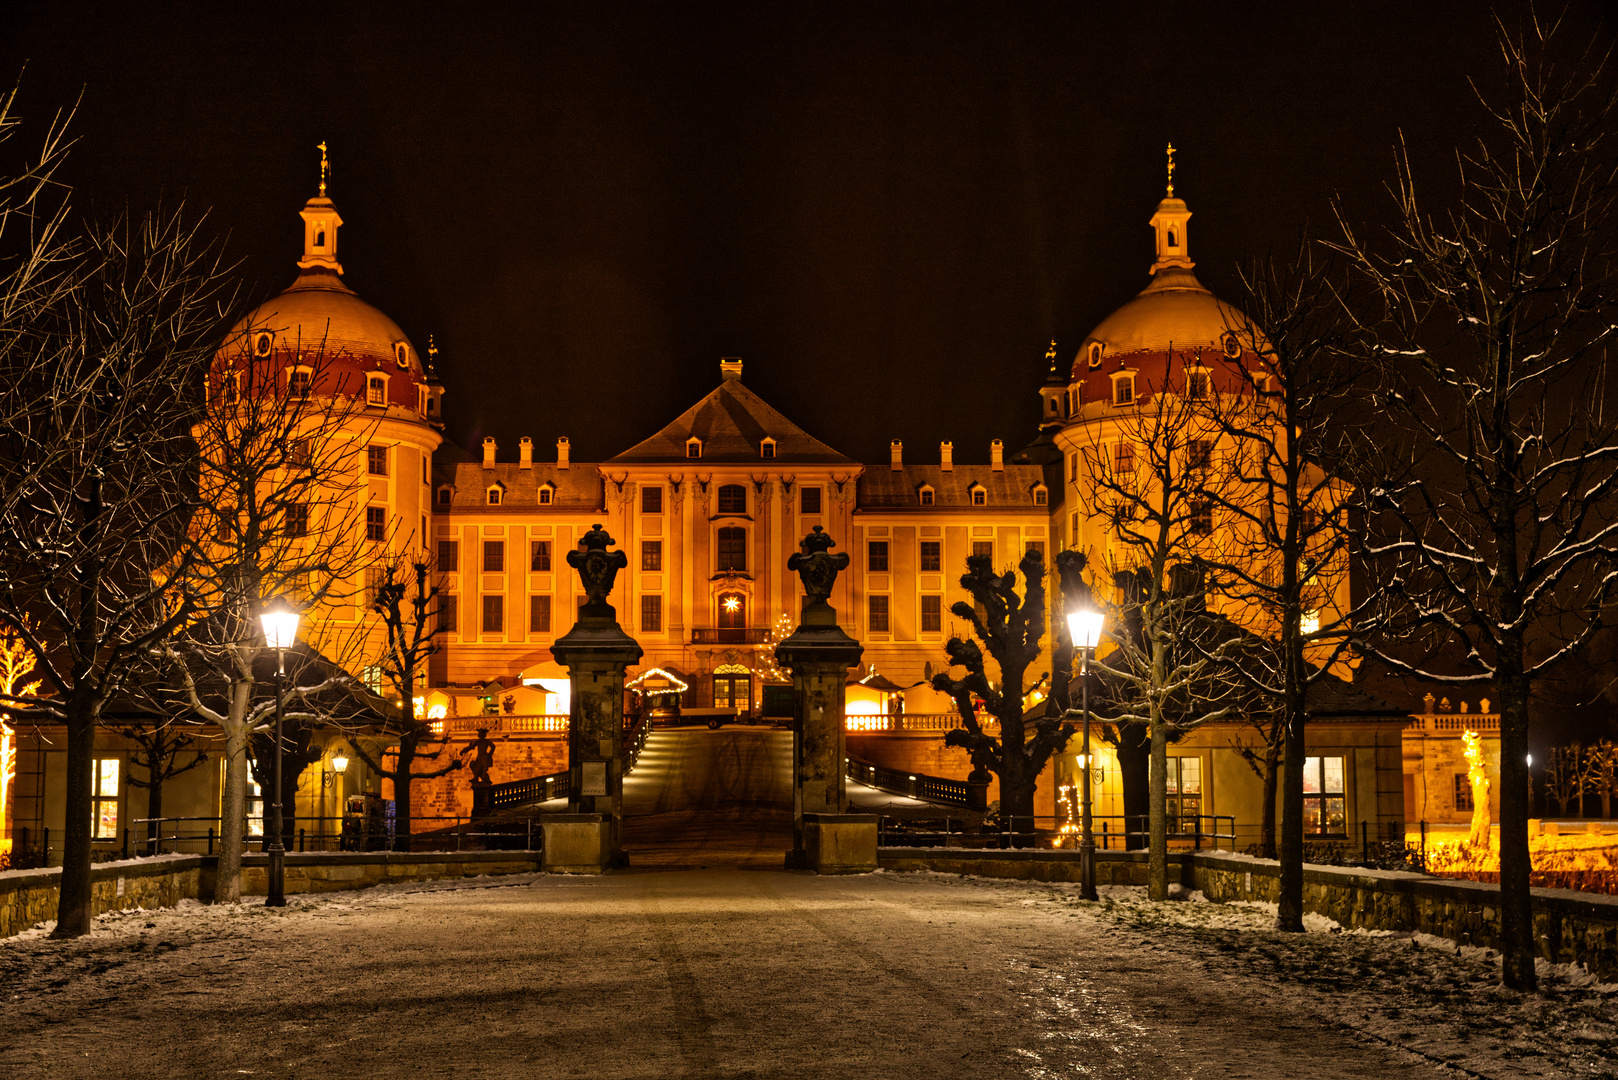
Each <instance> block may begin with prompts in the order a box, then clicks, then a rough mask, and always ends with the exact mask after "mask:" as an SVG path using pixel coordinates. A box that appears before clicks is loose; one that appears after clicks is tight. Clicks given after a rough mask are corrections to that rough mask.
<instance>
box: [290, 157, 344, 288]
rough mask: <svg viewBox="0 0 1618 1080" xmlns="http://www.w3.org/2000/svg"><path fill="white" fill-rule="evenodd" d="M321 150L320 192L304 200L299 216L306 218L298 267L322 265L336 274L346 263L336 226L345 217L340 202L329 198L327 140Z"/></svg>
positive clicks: (305, 268)
mask: <svg viewBox="0 0 1618 1080" xmlns="http://www.w3.org/2000/svg"><path fill="white" fill-rule="evenodd" d="M318 149H319V150H320V194H318V195H316V196H315V197H314V198H312V199H310V200H309V201H308V202H307V203H305V204H304V207H303V209H302V210H300V211H298V216H299V217H301V218H303V258H301V259H299V260H298V268H299V269H301V270H309V269H313V268H314V267H317V266H318V267H322V268H324V269H327V270H330V271H331V272H332V273H334V274H341V273H342V272H343V264H342V263H340V262H338V261H337V229H338V226H340V225H342V223H343V219H342V218H341V217H339V216H338V214H337V206H336V204H334V203H333V202H332V201H331V200H330V199H328V198H326V176H327V174H328V172H329V171H330V168H331V163H330V161H328V159H327V158H326V144H325V143H324V142H323V143H321V144H320V146H319V147H318Z"/></svg>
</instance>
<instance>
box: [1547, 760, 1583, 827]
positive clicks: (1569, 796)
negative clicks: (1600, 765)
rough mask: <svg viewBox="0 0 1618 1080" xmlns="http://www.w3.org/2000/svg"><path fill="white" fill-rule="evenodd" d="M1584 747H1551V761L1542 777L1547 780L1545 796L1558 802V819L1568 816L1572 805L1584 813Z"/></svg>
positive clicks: (1548, 762)
mask: <svg viewBox="0 0 1618 1080" xmlns="http://www.w3.org/2000/svg"><path fill="white" fill-rule="evenodd" d="M1583 758H1584V747H1582V746H1580V745H1578V744H1577V743H1575V744H1573V745H1572V746H1553V747H1551V754H1550V760H1549V761H1547V762H1546V763H1545V768H1544V769H1542V770H1541V775H1542V776H1543V777H1544V778H1545V794H1546V796H1547V797H1549V798H1552V799H1555V800H1556V813H1557V816H1558V817H1566V816H1567V807H1568V804H1569V803H1572V804H1573V805H1574V806H1575V807H1578V808H1579V810H1580V812H1581V813H1582V812H1583V806H1584V761H1583Z"/></svg>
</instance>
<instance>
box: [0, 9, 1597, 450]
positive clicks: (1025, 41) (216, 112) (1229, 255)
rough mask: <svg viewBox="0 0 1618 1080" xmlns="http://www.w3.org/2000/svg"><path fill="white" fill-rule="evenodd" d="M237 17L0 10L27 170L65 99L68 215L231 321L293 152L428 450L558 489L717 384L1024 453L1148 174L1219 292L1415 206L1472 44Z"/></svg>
mask: <svg viewBox="0 0 1618 1080" xmlns="http://www.w3.org/2000/svg"><path fill="white" fill-rule="evenodd" d="M269 6H270V5H234V4H231V5H218V4H216V5H201V6H195V7H177V6H173V5H125V4H102V5H85V4H72V3H47V4H38V5H28V4H24V5H15V4H13V5H10V6H8V7H7V13H6V14H5V15H0V75H3V76H4V78H5V80H6V81H7V82H9V81H10V80H11V78H12V77H13V76H14V74H15V73H16V72H17V71H18V70H19V69H20V68H21V67H22V65H23V63H24V62H25V61H26V62H27V71H26V74H25V76H24V79H23V97H22V111H23V113H24V115H25V116H26V117H27V118H29V119H30V120H35V121H37V122H38V123H37V124H36V125H35V126H32V127H30V128H29V129H27V130H25V132H24V134H23V136H22V138H24V139H27V138H28V136H29V135H34V134H37V133H38V131H39V130H40V127H39V124H42V123H43V122H44V121H45V120H46V119H47V118H48V114H49V113H51V112H52V111H53V110H55V109H57V108H59V107H61V106H63V105H65V104H68V103H70V102H72V101H73V99H74V98H75V97H77V96H78V95H79V93H80V92H81V90H82V92H83V95H84V97H83V105H82V107H81V109H80V113H79V117H78V119H77V121H76V123H75V124H74V127H73V130H74V131H75V132H76V133H77V135H78V137H79V139H80V143H79V145H78V146H77V148H76V149H75V150H74V152H73V156H72V159H71V163H70V166H69V167H68V169H67V170H66V173H65V176H66V177H67V178H68V179H69V180H70V181H71V182H72V183H73V184H74V185H75V187H76V189H77V195H76V199H77V202H78V205H79V207H80V208H81V209H82V210H86V211H92V210H93V211H94V212H96V213H98V214H110V213H114V212H117V211H118V210H121V209H122V208H124V207H126V206H129V207H133V208H136V209H144V208H147V207H150V206H152V205H154V204H156V203H157V202H158V201H159V200H163V201H165V202H169V203H172V202H174V201H176V200H180V199H184V200H185V201H186V203H187V204H188V205H189V206H190V207H191V208H192V209H194V210H195V211H198V212H201V211H203V210H208V211H210V220H211V222H212V224H213V226H214V227H215V228H216V229H217V230H218V231H220V232H221V233H226V232H228V234H229V251H230V253H231V254H232V255H233V256H234V257H235V258H237V259H239V260H241V270H242V274H243V277H244V279H245V285H244V297H245V298H246V299H247V300H249V301H251V302H257V301H259V300H262V299H264V298H265V297H267V296H269V295H271V294H273V293H274V292H276V291H279V290H280V289H281V288H284V287H285V286H286V284H287V283H289V282H290V281H291V279H292V277H293V274H294V272H295V268H294V265H293V264H294V261H295V260H296V258H297V257H298V253H299V251H300V244H301V239H300V238H301V233H300V227H301V226H300V222H299V221H298V219H297V217H296V214H297V211H298V209H299V208H300V207H301V206H302V204H303V202H304V200H305V199H307V198H308V197H309V196H311V195H313V194H314V192H315V184H316V180H317V162H318V152H317V151H316V150H315V149H314V147H315V144H316V143H318V142H320V141H321V140H322V139H324V140H326V141H327V142H328V143H329V144H330V146H331V148H332V159H333V177H332V184H331V195H332V197H333V198H334V199H335V200H336V202H337V206H338V208H339V210H340V211H341V213H342V214H343V216H344V219H345V221H346V223H347V224H346V225H345V227H344V229H343V231H342V235H341V250H340V253H339V254H340V258H341V259H342V262H343V264H344V266H345V269H346V270H347V274H346V280H347V281H348V283H349V284H350V285H351V286H353V287H354V288H355V289H356V290H357V291H358V292H359V293H360V295H361V296H362V297H364V298H366V299H367V300H369V301H370V302H372V303H374V304H376V305H377V306H378V307H380V308H381V309H382V310H383V311H385V312H387V313H388V314H389V315H391V316H392V317H393V318H394V319H395V320H397V321H398V322H399V323H400V325H401V326H403V327H404V329H405V331H406V332H407V333H408V334H409V335H410V336H411V338H412V339H413V340H414V341H415V343H416V345H417V346H418V348H420V349H422V350H425V348H426V345H427V336H428V334H429V333H432V334H434V335H436V337H437V340H438V344H439V347H440V349H441V355H442V364H441V365H440V374H441V376H442V377H443V379H444V381H445V383H446V384H447V387H448V395H449V396H448V400H447V402H446V407H447V408H446V412H447V416H448V420H449V432H448V434H449V437H450V439H451V440H452V441H454V442H456V443H458V444H460V445H462V446H475V445H476V444H478V443H479V442H481V440H482V438H483V436H485V435H490V434H492V435H495V436H496V437H497V438H498V439H499V440H500V443H501V446H502V449H503V452H504V454H506V455H508V456H509V455H514V454H515V450H516V445H515V444H516V440H517V437H518V436H521V435H530V436H532V437H533V438H534V439H535V441H536V442H537V443H538V444H539V445H540V447H542V448H543V447H547V446H550V445H552V444H554V441H555V438H556V436H558V435H564V434H565V435H568V436H570V437H571V438H572V440H573V446H574V457H575V458H576V459H579V460H600V459H602V458H603V457H605V456H608V455H611V454H613V453H616V452H618V451H619V450H622V449H625V448H627V447H628V446H629V445H631V444H632V443H634V442H636V441H638V440H639V439H641V438H643V437H644V436H646V435H647V434H650V433H651V432H652V431H654V430H655V429H657V428H658V427H660V426H662V425H663V424H664V423H666V422H667V421H669V420H671V419H672V418H673V417H674V416H676V415H677V414H678V413H680V412H681V411H682V410H683V409H684V408H686V407H687V406H688V405H689V404H690V403H691V402H693V401H694V400H696V398H698V397H700V396H701V395H702V394H704V393H706V392H707V391H708V390H709V389H711V388H712V387H713V386H714V385H716V384H717V382H718V379H719V372H718V367H717V363H718V360H719V357H720V356H722V355H736V356H741V357H742V358H743V359H744V360H745V362H746V369H745V380H746V381H747V383H748V384H749V385H751V386H752V387H753V388H754V389H756V390H757V391H758V392H759V393H761V394H762V395H763V396H764V397H765V398H766V399H767V400H769V401H771V402H772V403H774V404H775V405H777V406H778V407H779V408H781V409H782V410H783V411H784V412H786V414H787V415H788V416H790V417H792V418H793V419H794V420H796V421H797V422H798V423H800V424H801V425H803V426H804V427H805V428H807V429H808V430H809V431H810V432H811V433H813V434H815V435H817V436H819V437H821V438H822V439H824V440H826V441H827V442H829V443H830V444H831V445H832V446H834V447H836V448H838V449H840V450H842V451H843V452H845V453H848V454H851V455H853V456H856V457H859V458H861V459H862V460H865V461H885V460H886V458H887V452H886V446H887V442H888V440H889V439H890V438H902V439H903V440H904V441H905V443H906V445H907V447H909V448H910V453H911V454H912V456H913V457H920V458H921V459H923V460H931V459H932V457H933V455H935V454H936V452H937V443H938V441H939V440H940V439H945V438H953V439H954V440H955V443H956V447H957V450H956V453H957V456H958V457H959V458H961V459H963V460H967V461H974V460H987V456H988V442H989V440H990V439H991V438H994V437H996V436H999V437H1001V438H1004V439H1005V440H1006V443H1007V445H1008V447H1009V448H1013V449H1014V448H1016V447H1018V446H1021V445H1024V444H1025V443H1026V442H1027V441H1028V440H1029V439H1030V438H1031V437H1032V435H1033V429H1034V423H1035V418H1036V417H1037V415H1038V414H1037V405H1038V402H1037V398H1036V393H1035V390H1036V388H1037V386H1038V385H1039V383H1040V381H1041V379H1042V377H1043V374H1044V371H1043V367H1044V364H1043V356H1044V352H1045V347H1046V344H1047V343H1048V342H1049V340H1050V339H1051V338H1053V337H1054V338H1056V339H1057V340H1058V342H1059V343H1060V346H1061V350H1062V353H1063V355H1064V356H1066V357H1071V355H1072V353H1073V352H1075V351H1076V350H1077V347H1078V344H1079V341H1080V340H1081V339H1082V337H1083V336H1084V335H1085V333H1087V332H1088V331H1089V329H1090V328H1092V327H1093V326H1094V325H1095V324H1096V323H1097V322H1099V321H1100V320H1101V319H1102V318H1103V317H1104V316H1105V315H1106V314H1107V313H1108V312H1109V311H1111V310H1112V309H1114V308H1115V307H1117V306H1118V305H1119V304H1121V303H1123V302H1124V301H1125V300H1127V299H1128V298H1129V297H1130V296H1132V295H1133V294H1134V293H1135V292H1137V291H1138V290H1139V289H1141V288H1142V287H1144V286H1145V284H1146V282H1147V273H1146V271H1147V267H1148V265H1149V264H1150V261H1151V257H1152V250H1151V234H1150V232H1149V230H1148V228H1147V225H1146V221H1147V219H1148V218H1149V217H1150V216H1151V214H1152V211H1153V209H1154V207H1155V205H1156V202H1157V200H1158V199H1159V198H1161V197H1162V192H1163V164H1164V154H1163V149H1164V145H1165V144H1166V143H1167V142H1169V141H1173V142H1174V143H1175V145H1176V146H1177V147H1179V148H1180V150H1181V152H1180V154H1179V171H1178V176H1177V180H1178V184H1177V193H1178V194H1180V195H1181V196H1183V197H1184V198H1185V199H1186V200H1187V201H1188V202H1189V204H1190V206H1191V209H1192V210H1193V212H1194V213H1195V215H1196V217H1195V218H1194V221H1193V224H1192V229H1191V234H1190V238H1191V242H1192V255H1193V257H1194V258H1195V259H1197V262H1198V274H1199V275H1200V276H1201V277H1202V279H1203V281H1204V283H1206V284H1208V285H1209V286H1210V287H1212V288H1213V289H1214V290H1215V291H1216V292H1220V293H1221V294H1223V295H1227V296H1232V295H1234V293H1235V289H1234V284H1233V283H1234V270H1235V267H1236V265H1237V264H1238V262H1239V260H1241V259H1243V258H1246V257H1249V256H1251V255H1253V254H1257V253H1262V252H1263V251H1264V250H1265V249H1267V248H1272V247H1277V248H1286V247H1288V246H1290V245H1291V244H1292V243H1293V241H1294V238H1295V237H1296V236H1297V234H1298V231H1299V230H1300V228H1302V227H1303V226H1304V224H1305V223H1306V222H1313V223H1314V224H1316V225H1317V226H1319V227H1322V228H1324V227H1327V226H1328V225H1329V223H1330V222H1329V218H1330V200H1331V198H1332V196H1333V194H1334V193H1340V195H1341V196H1342V198H1343V199H1344V201H1345V204H1346V206H1347V208H1348V211H1349V213H1350V215H1351V216H1352V217H1354V218H1355V219H1356V220H1364V219H1367V218H1370V217H1373V216H1374V215H1376V214H1378V213H1382V212H1384V211H1385V209H1386V207H1387V205H1388V204H1387V199H1386V197H1385V195H1384V194H1383V193H1382V191H1381V185H1382V183H1383V182H1384V181H1385V179H1386V178H1387V177H1388V176H1389V175H1390V173H1391V157H1392V146H1393V144H1394V142H1395V140H1396V138H1397V136H1398V132H1399V130H1400V129H1403V131H1404V133H1405V138H1406V139H1407V141H1408V143H1409V145H1410V146H1411V147H1412V149H1413V151H1414V153H1415V155H1416V158H1417V163H1418V168H1420V169H1422V170H1423V171H1424V172H1425V173H1426V174H1427V175H1428V176H1431V177H1432V178H1433V182H1434V183H1433V187H1435V188H1437V187H1439V186H1441V184H1442V182H1444V181H1447V180H1448V179H1449V177H1450V175H1451V173H1452V171H1453V170H1452V167H1451V166H1450V161H1451V160H1452V158H1451V155H1452V153H1453V147H1454V146H1455V145H1456V142H1457V139H1458V138H1460V137H1463V136H1464V133H1465V130H1466V127H1467V125H1468V124H1469V123H1471V122H1472V121H1473V119H1474V118H1475V116H1476V113H1475V111H1474V110H1473V108H1472V107H1471V105H1470V100H1469V99H1470V94H1471V91H1470V90H1469V88H1468V86H1467V83H1466V78H1467V76H1468V75H1472V74H1483V75H1488V74H1489V73H1490V68H1489V65H1488V60H1489V54H1490V52H1491V50H1492V48H1493V29H1492V26H1491V25H1490V23H1489V20H1488V18H1487V15H1486V14H1485V13H1483V12H1480V11H1479V10H1478V5H1477V4H1476V3H1434V2H1430V0H1429V2H1423V3H1419V4H1411V3H1408V2H1401V3H1388V4H1358V5H1352V7H1353V10H1352V11H1351V12H1336V13H1333V12H1330V11H1326V12H1322V11H1320V10H1310V8H1311V7H1313V6H1312V5H1299V4H1295V3H1288V4H1244V5H1230V4H1215V3H1207V4H1154V5H1151V6H1149V7H1148V6H1146V5H1138V6H1137V5H1125V4H1117V5H1111V6H1110V7H1108V8H1107V9H1105V10H1102V9H1099V8H1098V6H1097V5H1089V4H1074V3H1067V4H1059V5H1039V4H979V5H965V6H953V5H940V4H906V5H856V6H850V7H839V6H835V5H829V4H815V5H790V4H787V5H781V4H757V3H753V4H745V5H737V6H734V7H727V6H723V5H717V4H680V5H660V6H655V7H654V6H651V5H646V6H610V5H602V4H569V5H557V4H552V5H542V6H538V7H537V8H531V7H529V6H526V5H525V6H520V7H519V6H516V5H512V6H509V7H483V8H469V7H467V6H465V5H442V4H434V5H423V6H420V7H414V8H412V7H408V6H405V5H397V4H387V5H384V4H376V5H367V4H331V5H325V6H320V7H313V6H309V5H297V6H292V5H284V6H283V7H284V8H285V10H283V11H281V12H280V13H277V14H270V15H265V14H262V13H260V12H259V10H258V9H262V8H267V7H269ZM249 7H251V8H252V9H253V13H252V14H247V13H246V12H247V9H248V8H249ZM468 11H471V12H472V13H471V14H468V13H467V12H468ZM1593 13H1594V5H1589V6H1588V7H1585V8H1579V7H1575V9H1574V17H1575V18H1577V19H1586V21H1591V22H1593ZM1519 17H1520V16H1519V15H1518V14H1516V13H1515V12H1513V13H1512V14H1509V15H1508V18H1510V19H1513V20H1515V19H1517V18H1519ZM13 145H14V146H15V145H16V144H13ZM851 405H857V407H852V408H851V407H850V406H851ZM543 452H545V451H544V450H543V449H542V450H541V453H543Z"/></svg>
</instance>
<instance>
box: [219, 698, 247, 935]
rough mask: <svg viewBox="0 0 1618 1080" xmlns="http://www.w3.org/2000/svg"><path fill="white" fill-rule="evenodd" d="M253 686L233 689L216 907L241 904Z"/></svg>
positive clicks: (228, 720) (220, 821)
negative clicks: (217, 905)
mask: <svg viewBox="0 0 1618 1080" xmlns="http://www.w3.org/2000/svg"><path fill="white" fill-rule="evenodd" d="M252 693H253V684H252V683H250V682H247V681H246V680H238V681H237V682H234V683H232V684H231V687H230V715H229V716H228V717H227V718H226V721H225V782H224V790H223V791H222V792H221V793H220V800H219V802H220V813H219V862H218V863H217V864H216V868H215V870H214V894H213V900H214V903H216V904H239V903H241V900H242V848H243V847H244V846H245V845H246V840H247V838H246V837H245V836H244V835H242V826H243V824H244V823H245V819H246V817H247V714H248V708H249V706H250V704H251V697H252Z"/></svg>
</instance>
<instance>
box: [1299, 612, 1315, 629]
mask: <svg viewBox="0 0 1618 1080" xmlns="http://www.w3.org/2000/svg"><path fill="white" fill-rule="evenodd" d="M1298 629H1299V630H1300V631H1301V632H1303V633H1305V634H1318V633H1320V612H1318V611H1306V612H1304V613H1303V614H1302V615H1300V616H1299V617H1298Z"/></svg>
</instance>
